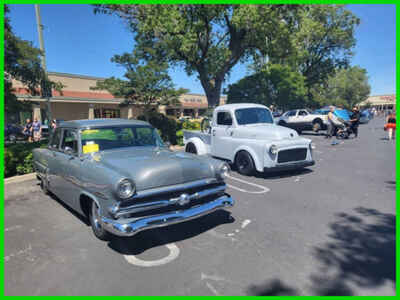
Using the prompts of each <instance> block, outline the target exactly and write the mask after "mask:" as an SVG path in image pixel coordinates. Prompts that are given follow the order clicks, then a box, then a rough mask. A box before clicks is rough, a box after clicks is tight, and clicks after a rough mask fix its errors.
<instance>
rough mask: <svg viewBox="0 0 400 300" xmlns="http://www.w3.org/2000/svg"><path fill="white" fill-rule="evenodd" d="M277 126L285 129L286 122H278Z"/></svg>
mask: <svg viewBox="0 0 400 300" xmlns="http://www.w3.org/2000/svg"><path fill="white" fill-rule="evenodd" d="M278 125H279V126H285V127H286V122H285V121H279V122H278Z"/></svg>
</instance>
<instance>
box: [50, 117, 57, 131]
mask: <svg viewBox="0 0 400 300" xmlns="http://www.w3.org/2000/svg"><path fill="white" fill-rule="evenodd" d="M50 128H51V130H52V131H55V130H56V128H57V121H56V119H54V120H51V123H50Z"/></svg>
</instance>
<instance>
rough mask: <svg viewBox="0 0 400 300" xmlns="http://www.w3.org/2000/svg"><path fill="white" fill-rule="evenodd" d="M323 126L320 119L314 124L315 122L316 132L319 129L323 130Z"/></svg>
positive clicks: (314, 129)
mask: <svg viewBox="0 0 400 300" xmlns="http://www.w3.org/2000/svg"><path fill="white" fill-rule="evenodd" d="M321 128H322V124H321V122H320V121H316V122H315V123H314V124H313V128H312V129H313V131H314V132H315V133H317V132H318V131H320V130H321Z"/></svg>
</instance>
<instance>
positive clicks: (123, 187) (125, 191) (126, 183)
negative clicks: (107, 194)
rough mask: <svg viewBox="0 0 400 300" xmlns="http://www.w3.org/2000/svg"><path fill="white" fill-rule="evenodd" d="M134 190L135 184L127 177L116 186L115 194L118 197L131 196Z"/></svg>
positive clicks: (126, 197)
mask: <svg viewBox="0 0 400 300" xmlns="http://www.w3.org/2000/svg"><path fill="white" fill-rule="evenodd" d="M135 191H136V186H135V184H134V183H133V182H132V181H131V180H129V179H122V180H121V181H120V182H119V183H118V185H117V188H116V192H117V196H118V197H119V198H120V199H128V198H130V197H132V195H133V194H134V193H135Z"/></svg>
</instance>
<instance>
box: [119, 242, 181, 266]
mask: <svg viewBox="0 0 400 300" xmlns="http://www.w3.org/2000/svg"><path fill="white" fill-rule="evenodd" d="M165 247H167V248H168V250H169V254H168V255H167V256H166V257H163V258H160V259H156V260H142V259H139V258H137V257H136V256H135V255H124V258H125V259H126V261H127V262H128V263H130V264H132V265H136V266H139V267H155V266H161V265H165V264H167V263H170V262H171V261H173V260H175V259H176V258H177V257H178V256H179V252H180V251H179V248H178V246H177V245H176V244H175V243H170V244H166V245H165Z"/></svg>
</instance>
